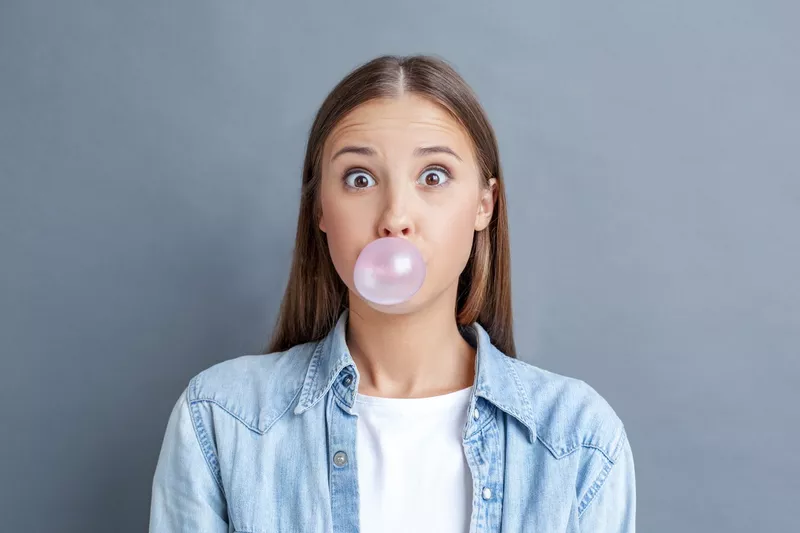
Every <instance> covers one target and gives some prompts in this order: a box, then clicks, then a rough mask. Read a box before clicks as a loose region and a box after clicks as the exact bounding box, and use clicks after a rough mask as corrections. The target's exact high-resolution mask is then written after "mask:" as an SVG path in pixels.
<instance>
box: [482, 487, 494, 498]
mask: <svg viewBox="0 0 800 533" xmlns="http://www.w3.org/2000/svg"><path fill="white" fill-rule="evenodd" d="M482 496H483V499H484V500H490V499H491V498H492V489H490V488H489V487H483V494H482Z"/></svg>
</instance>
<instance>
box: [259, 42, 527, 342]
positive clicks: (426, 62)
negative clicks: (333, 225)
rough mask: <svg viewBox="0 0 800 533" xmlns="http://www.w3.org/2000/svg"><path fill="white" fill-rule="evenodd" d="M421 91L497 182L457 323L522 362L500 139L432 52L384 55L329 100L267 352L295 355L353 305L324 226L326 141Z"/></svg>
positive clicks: (320, 115) (309, 158)
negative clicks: (347, 123)
mask: <svg viewBox="0 0 800 533" xmlns="http://www.w3.org/2000/svg"><path fill="white" fill-rule="evenodd" d="M403 93H414V94H416V95H419V96H423V97H425V98H428V99H429V100H430V101H432V102H434V103H436V104H438V105H440V106H442V107H443V108H444V109H445V110H447V111H448V112H449V113H450V114H451V115H452V116H453V117H454V118H455V119H456V120H457V121H458V122H459V123H460V124H461V126H462V127H463V128H464V129H465V130H466V132H467V133H468V134H469V137H470V138H471V140H472V144H473V147H474V149H475V152H476V155H477V160H478V164H479V166H480V171H481V178H482V180H483V182H482V185H483V186H484V187H488V184H489V183H488V180H489V179H490V178H492V177H494V178H496V180H497V199H496V205H495V208H494V211H493V213H492V219H491V221H490V223H489V225H488V226H487V227H486V228H485V229H484V230H482V231H476V232H475V236H474V239H473V243H472V250H471V252H470V258H469V260H468V262H467V265H466V266H465V268H464V270H463V272H462V273H461V275H460V276H459V280H458V296H457V299H456V309H455V310H454V312H455V315H456V323H457V324H458V326H459V327H463V326H468V325H470V324H471V323H472V322H475V321H477V322H478V323H479V324H480V325H481V326H483V328H484V329H485V330H486V331H487V333H488V334H489V337H490V339H491V341H492V344H494V345H495V346H496V347H497V348H499V349H500V350H501V351H502V352H503V353H504V354H506V355H507V356H509V357H516V349H515V346H514V334H513V323H512V322H513V317H512V309H511V272H510V267H511V264H510V249H509V235H508V214H507V211H506V195H505V187H504V182H503V173H502V171H501V169H500V158H499V153H498V148H497V139H496V137H495V133H494V130H493V128H492V126H491V124H490V123H489V120H488V118H487V117H486V113H485V111H484V110H483V108H482V106H481V105H480V103H479V102H478V99H477V97H476V96H475V94H474V92H473V91H472V89H471V88H470V87H469V85H467V83H466V82H465V81H464V80H463V78H462V77H461V76H460V75H459V74H458V73H457V72H456V71H455V69H453V67H451V66H450V65H449V64H448V63H447V62H445V61H444V60H442V59H440V58H437V57H433V56H425V55H414V56H404V57H402V56H390V55H387V56H381V57H378V58H375V59H373V60H372V61H369V62H368V63H365V64H363V65H361V66H360V67H358V68H356V69H355V70H353V71H352V72H350V73H349V74H348V75H347V76H346V77H345V78H344V79H343V80H342V81H340V82H339V83H338V85H336V87H334V89H333V90H332V91H331V92H330V94H328V96H327V98H325V101H324V102H323V103H322V106H321V107H320V109H319V111H318V112H317V115H316V117H315V119H314V123H313V125H312V126H311V131H310V132H309V137H308V144H307V145H306V155H305V162H304V164H303V184H302V189H301V196H300V213H299V217H298V221H297V235H296V238H295V247H294V256H293V258H292V266H291V271H290V273H289V281H288V283H287V286H286V291H285V293H284V295H283V300H282V302H281V307H280V311H279V314H278V318H277V321H276V324H275V328H274V330H273V334H272V338H271V340H270V342H269V344H268V346H267V348H266V349H265V350H264V353H270V352H278V351H284V350H288V349H289V348H291V347H292V346H295V345H298V344H302V343H306V342H311V341H317V340H319V339H321V338H323V337H324V336H325V335H327V334H328V333H329V331H330V330H331V328H332V327H333V326H334V325H335V324H336V321H337V319H338V317H339V316H340V314H341V313H342V311H344V310H345V309H347V308H348V294H349V293H348V289H347V286H346V285H345V284H344V282H343V281H342V280H341V278H340V277H339V275H338V274H337V272H336V270H335V268H334V266H333V261H332V260H331V257H330V252H329V250H328V242H327V235H326V234H325V233H324V232H323V231H322V230H320V229H319V225H318V223H319V220H320V214H321V205H320V194H319V188H320V180H321V178H322V176H321V175H320V174H321V170H320V169H321V159H322V150H323V145H324V143H325V140H326V139H327V138H328V136H329V135H330V133H331V131H332V130H333V129H334V127H335V126H336V125H337V124H338V122H339V121H340V120H341V119H342V118H344V116H345V115H346V114H347V113H349V112H350V111H352V110H353V109H354V108H356V107H357V106H359V105H361V104H363V103H365V102H368V101H370V100H375V99H378V98H393V97H397V96H399V95H401V94H403Z"/></svg>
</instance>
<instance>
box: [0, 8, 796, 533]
mask: <svg viewBox="0 0 800 533" xmlns="http://www.w3.org/2000/svg"><path fill="white" fill-rule="evenodd" d="M797 6H798V4H797V3H795V2H789V1H786V2H765V1H762V0H759V1H756V0H753V1H730V0H727V1H725V0H718V1H701V2H698V1H696V0H695V1H674V0H673V1H648V2H640V1H633V0H631V1H627V2H620V1H610V2H590V1H585V2H556V1H551V2H542V1H538V2H517V3H509V2H499V3H498V2H485V1H481V2H478V1H473V2H463V1H455V0H451V1H447V2H442V1H439V2H433V3H428V2H427V1H426V2H422V1H415V2H411V1H408V0H404V1H403V2H372V1H361V2H348V3H346V4H345V3H337V2H323V1H318V2H299V1H296V0H293V2H291V3H290V2H284V3H280V4H279V3H277V2H272V3H270V2H222V1H217V2H208V1H197V0H195V1H191V2H187V1H175V0H173V1H170V2H156V1H142V0H139V1H136V2H127V3H121V2H119V3H116V5H114V4H112V3H111V2H101V1H94V2H92V1H88V0H81V1H71V2H41V1H31V0H20V1H12V0H0V81H1V82H2V83H1V84H0V178H2V181H1V182H0V186H1V188H0V253H2V262H0V338H2V359H1V363H0V365H1V366H0V400H2V406H3V408H2V415H0V416H2V419H0V446H1V447H2V449H0V478H2V488H0V516H2V526H1V527H2V530H3V531H22V530H25V531H37V532H38V531H65V532H79V531H81V532H83V531H108V530H113V531H118V532H120V533H123V532H135V531H143V530H145V529H146V527H147V520H148V513H149V499H150V484H151V480H152V475H153V470H154V467H155V463H156V459H157V455H158V451H159V448H160V445H161V439H162V437H163V432H164V429H165V426H166V422H167V417H168V415H169V411H170V408H171V407H172V405H173V403H174V401H175V400H176V399H177V396H178V395H179V393H180V392H181V390H182V388H183V387H184V386H185V385H186V383H187V381H188V379H189V378H190V377H191V376H192V375H194V374H195V373H197V372H199V371H200V370H202V369H204V368H206V367H208V366H210V365H212V364H214V363H216V362H218V361H221V360H224V359H228V358H232V357H236V356H239V355H243V354H246V353H258V352H259V350H260V349H261V348H262V346H264V344H265V343H266V340H267V338H268V335H269V331H270V327H271V325H272V323H273V319H274V317H275V314H276V311H277V307H278V303H279V298H280V296H281V292H282V290H283V287H284V283H285V282H286V278H287V274H288V268H289V261H290V257H291V251H292V245H293V237H294V228H295V223H296V215H297V206H298V199H299V184H300V169H301V163H302V156H303V150H304V143H305V135H306V133H307V130H308V128H309V126H310V123H311V119H312V116H313V113H314V112H315V110H316V107H317V106H318V105H319V104H320V103H321V101H322V99H323V98H324V96H325V94H326V93H327V91H328V90H329V89H330V88H331V87H332V86H333V85H334V84H335V83H336V81H337V80H338V79H340V78H341V77H342V76H344V75H345V74H346V73H347V72H348V71H349V70H350V69H352V68H353V67H355V66H356V65H358V64H359V63H361V62H363V61H366V60H368V59H370V58H372V57H374V56H376V55H379V54H383V53H401V54H405V53H434V54H438V55H441V56H443V57H445V58H446V59H448V60H449V61H451V62H452V63H453V64H454V65H455V66H456V68H457V69H459V71H460V72H461V73H462V74H463V75H464V77H465V78H466V79H467V81H468V82H470V83H471V84H472V85H473V87H474V88H475V89H476V91H477V92H478V94H479V96H480V97H481V99H482V101H483V103H484V104H485V107H486V109H487V111H488V113H489V115H490V118H491V119H492V120H493V123H494V125H495V127H496V129H497V133H498V136H499V140H500V145H501V154H502V158H503V165H504V169H505V171H506V176H507V183H508V195H509V199H510V218H511V235H512V256H513V267H512V271H513V278H514V283H513V287H514V306H515V315H516V322H515V323H516V334H517V342H518V346H519V350H520V352H521V354H522V356H521V357H522V358H523V359H525V360H527V361H529V362H532V363H534V364H537V365H539V366H542V367H544V368H547V369H549V370H552V371H556V372H559V373H564V374H568V375H571V376H574V377H578V378H581V379H583V380H585V381H587V382H588V383H589V384H591V385H592V386H593V387H594V388H595V389H597V390H598V391H599V392H600V393H601V394H602V395H603V396H604V397H605V398H606V399H607V400H608V401H609V402H610V403H611V404H612V406H613V407H614V408H615V409H616V411H617V412H618V414H619V415H620V416H621V418H622V419H623V421H624V422H625V424H626V426H627V428H628V432H629V436H630V439H631V443H632V446H633V450H634V457H635V460H636V470H637V488H638V526H639V530H640V531H642V532H645V531H646V532H652V533H658V532H673V531H681V532H688V531H693V532H694V531H697V532H701V531H702V532H707V531H726V532H733V531H741V532H752V531H787V530H790V529H791V530H794V529H795V528H796V527H797V521H798V520H797V515H796V509H797V502H798V501H799V500H800V482H799V481H798V478H800V456H799V455H798V454H797V451H796V447H797V442H798V441H800V430H798V421H799V420H800V417H799V416H798V414H797V412H796V406H797V404H798V403H800V402H798V386H797V383H798V381H800V363H798V358H797V356H798V354H799V353H800V340H799V336H800V281H798V272H799V271H800V238H798V227H799V226H800V182H799V181H798V180H800V177H799V176H798V164H797V160H796V157H797V148H798V138H800V126H799V125H798V124H800V120H798V119H799V118H800V117H799V116H798V111H800V109H799V107H800V106H799V105H798V100H797V95H798V94H800V68H798V57H800V35H799V34H798V32H797V23H798V21H799V20H800V9H798V7H797Z"/></svg>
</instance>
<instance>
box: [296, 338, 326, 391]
mask: <svg viewBox="0 0 800 533" xmlns="http://www.w3.org/2000/svg"><path fill="white" fill-rule="evenodd" d="M323 342H324V341H319V342H317V345H316V346H315V347H314V353H313V354H312V355H311V362H310V363H309V364H310V366H311V373H310V374H309V375H308V377H307V378H306V382H305V383H304V384H303V385H304V386H303V387H302V388H301V390H302V389H305V384H306V383H308V385H309V387H308V388H307V389H305V394H304V395H303V397H302V398H301V399H300V403H301V404H302V405H305V404H307V403H308V402H309V399H310V398H313V397H314V396H315V395H316V392H317V390H316V384H317V374H318V373H319V367H320V366H321V362H320V357H321V356H320V352H321V351H322V345H323Z"/></svg>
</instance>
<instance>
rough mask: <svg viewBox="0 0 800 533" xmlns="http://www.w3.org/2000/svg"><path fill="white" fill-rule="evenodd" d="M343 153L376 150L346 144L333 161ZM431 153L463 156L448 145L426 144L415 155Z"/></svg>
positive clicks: (364, 153) (368, 153)
mask: <svg viewBox="0 0 800 533" xmlns="http://www.w3.org/2000/svg"><path fill="white" fill-rule="evenodd" d="M342 154H358V155H366V156H374V155H376V152H375V150H373V149H372V148H370V147H369V146H345V147H344V148H342V149H341V150H339V151H338V152H336V153H335V154H334V156H333V157H332V158H331V161H333V160H334V159H336V158H337V157H339V156H340V155H342ZM431 154H449V155H451V156H453V157H455V158H456V159H458V160H459V161H462V159H461V157H459V155H458V154H457V153H455V151H454V150H453V149H452V148H450V147H448V146H425V147H420V148H417V149H415V150H414V155H415V156H416V157H422V156H426V155H431Z"/></svg>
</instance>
